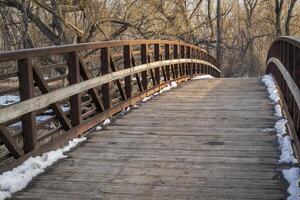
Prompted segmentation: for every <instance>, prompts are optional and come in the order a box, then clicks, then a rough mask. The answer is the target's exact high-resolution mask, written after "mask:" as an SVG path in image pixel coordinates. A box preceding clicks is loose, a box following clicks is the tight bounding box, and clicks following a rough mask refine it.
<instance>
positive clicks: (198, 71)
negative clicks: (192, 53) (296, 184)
mask: <svg viewBox="0 0 300 200" xmlns="http://www.w3.org/2000/svg"><path fill="white" fill-rule="evenodd" d="M199 57H200V51H199V49H197V54H196V58H197V59H199ZM196 66H197V74H199V73H200V64H199V63H197V64H196Z"/></svg>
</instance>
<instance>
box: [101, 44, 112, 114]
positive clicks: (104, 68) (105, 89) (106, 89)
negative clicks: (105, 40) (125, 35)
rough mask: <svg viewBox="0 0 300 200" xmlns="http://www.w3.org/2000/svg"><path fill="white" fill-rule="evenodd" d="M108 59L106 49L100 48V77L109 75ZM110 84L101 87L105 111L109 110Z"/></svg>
mask: <svg viewBox="0 0 300 200" xmlns="http://www.w3.org/2000/svg"><path fill="white" fill-rule="evenodd" d="M109 66H110V59H109V51H108V48H107V47H105V48H101V72H102V75H104V74H109V73H110V67H109ZM110 88H111V83H106V84H103V85H102V99H103V106H104V108H105V109H109V108H111V93H110Z"/></svg>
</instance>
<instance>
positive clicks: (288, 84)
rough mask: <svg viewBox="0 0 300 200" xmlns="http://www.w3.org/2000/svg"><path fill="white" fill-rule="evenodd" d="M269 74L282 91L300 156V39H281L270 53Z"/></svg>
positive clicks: (273, 45) (290, 127)
mask: <svg viewBox="0 0 300 200" xmlns="http://www.w3.org/2000/svg"><path fill="white" fill-rule="evenodd" d="M266 73H267V74H272V75H273V77H274V78H275V80H276V82H277V85H278V87H279V88H280V90H281V95H282V98H281V100H282V101H283V104H284V105H283V107H284V110H285V113H286V115H287V116H286V117H287V119H288V121H289V129H290V130H289V132H290V134H291V139H292V142H293V145H294V147H295V148H296V154H297V157H298V159H299V156H300V142H299V137H300V91H299V86H300V39H299V38H295V37H279V38H278V39H276V40H275V41H274V42H273V44H272V45H271V48H270V50H269V53H268V58H267V70H266Z"/></svg>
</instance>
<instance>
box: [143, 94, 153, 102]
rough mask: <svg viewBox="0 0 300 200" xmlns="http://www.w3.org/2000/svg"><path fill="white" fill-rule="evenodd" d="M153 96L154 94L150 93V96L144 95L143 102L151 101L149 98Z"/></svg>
mask: <svg viewBox="0 0 300 200" xmlns="http://www.w3.org/2000/svg"><path fill="white" fill-rule="evenodd" d="M152 98H153V95H150V96H147V97H144V98H143V99H142V102H146V101H149V100H150V99H152Z"/></svg>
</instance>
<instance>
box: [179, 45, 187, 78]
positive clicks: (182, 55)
mask: <svg viewBox="0 0 300 200" xmlns="http://www.w3.org/2000/svg"><path fill="white" fill-rule="evenodd" d="M180 58H182V59H183V58H186V57H185V46H183V45H181V46H180ZM180 66H181V67H180V75H181V76H184V75H186V74H187V71H186V64H185V63H182V64H181V65H180Z"/></svg>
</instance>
